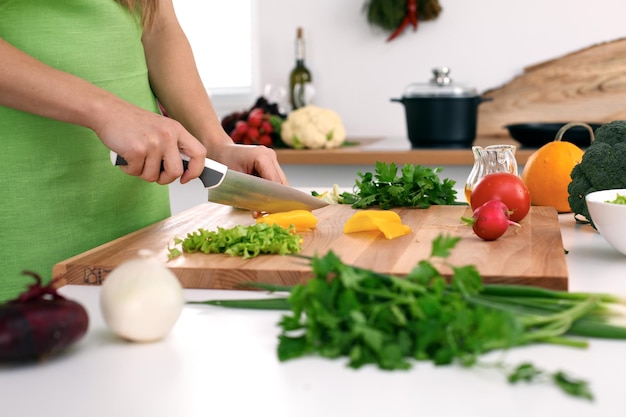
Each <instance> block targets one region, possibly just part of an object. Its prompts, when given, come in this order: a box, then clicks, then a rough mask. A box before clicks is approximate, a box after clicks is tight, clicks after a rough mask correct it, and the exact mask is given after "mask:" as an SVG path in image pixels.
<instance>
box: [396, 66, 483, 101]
mask: <svg viewBox="0 0 626 417" xmlns="http://www.w3.org/2000/svg"><path fill="white" fill-rule="evenodd" d="M477 95H478V92H477V91H476V89H475V88H474V87H469V86H466V85H463V84H455V83H453V82H452V78H450V68H448V67H438V68H433V78H432V79H431V80H430V82H428V83H414V84H411V85H409V86H408V87H407V88H406V89H405V90H404V97H409V98H410V97H474V96H477Z"/></svg>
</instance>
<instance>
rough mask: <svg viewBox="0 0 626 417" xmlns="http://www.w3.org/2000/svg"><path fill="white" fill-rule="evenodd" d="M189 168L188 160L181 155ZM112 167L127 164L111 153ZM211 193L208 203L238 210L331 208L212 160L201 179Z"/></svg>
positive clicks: (287, 188)
mask: <svg viewBox="0 0 626 417" xmlns="http://www.w3.org/2000/svg"><path fill="white" fill-rule="evenodd" d="M181 158H182V160H183V166H184V168H185V169H187V164H188V160H189V157H187V156H186V155H183V154H181ZM111 163H112V164H113V165H116V166H118V165H127V162H126V161H125V160H124V158H122V157H121V156H119V155H118V154H117V153H116V152H114V151H111ZM198 178H199V179H200V181H201V182H202V184H203V185H204V188H206V189H207V190H208V201H210V202H213V203H218V204H224V205H228V206H232V207H236V208H241V209H247V210H253V211H263V212H267V213H277V212H281V211H289V210H315V209H319V208H322V207H326V206H327V205H328V203H327V202H325V201H323V200H321V199H319V198H315V197H313V196H312V195H310V194H307V193H305V192H303V191H300V190H298V189H296V188H293V187H289V186H287V185H283V184H279V183H277V182H273V181H269V180H266V179H264V178H260V177H256V176H254V175H249V174H244V173H242V172H238V171H234V170H232V169H229V168H228V167H227V166H226V165H224V164H221V163H219V162H217V161H214V160H212V159H209V158H206V159H205V160H204V170H203V171H202V173H201V174H200V176H199V177H198Z"/></svg>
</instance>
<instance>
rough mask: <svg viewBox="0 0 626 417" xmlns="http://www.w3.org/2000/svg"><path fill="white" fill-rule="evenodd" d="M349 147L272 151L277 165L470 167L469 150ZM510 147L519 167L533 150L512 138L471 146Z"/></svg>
mask: <svg viewBox="0 0 626 417" xmlns="http://www.w3.org/2000/svg"><path fill="white" fill-rule="evenodd" d="M347 141H348V142H349V143H352V145H348V146H343V147H340V148H336V149H276V154H277V155H278V161H279V162H280V163H281V165H373V164H374V163H375V162H377V161H379V162H385V163H391V162H395V163H396V164H407V163H410V164H419V165H473V164H474V155H473V154H472V150H471V149H470V148H467V149H463V148H450V149H434V148H433V149H431V148H421V149H412V148H411V144H410V142H409V140H408V139H407V138H355V139H350V138H348V139H347ZM499 144H511V145H516V146H517V147H518V149H517V151H516V153H515V157H516V159H517V163H518V164H520V165H523V164H525V163H526V160H527V159H528V157H529V156H530V155H531V154H532V153H533V152H534V151H535V150H536V149H530V148H520V144H519V142H517V141H515V140H513V139H512V138H509V137H505V138H477V139H476V141H475V142H474V145H478V146H487V145H499Z"/></svg>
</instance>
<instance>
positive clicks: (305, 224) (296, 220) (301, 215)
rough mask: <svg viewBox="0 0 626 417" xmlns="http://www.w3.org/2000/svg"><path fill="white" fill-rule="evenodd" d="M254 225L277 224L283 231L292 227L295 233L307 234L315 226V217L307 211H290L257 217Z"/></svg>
mask: <svg viewBox="0 0 626 417" xmlns="http://www.w3.org/2000/svg"><path fill="white" fill-rule="evenodd" d="M256 223H257V224H261V223H265V224H269V225H273V224H277V225H279V226H282V227H284V228H285V229H289V227H291V226H293V227H295V230H296V232H309V231H311V230H313V229H315V227H316V226H317V217H315V215H314V214H313V213H311V212H310V211H308V210H290V211H284V212H279V213H271V214H266V215H264V216H261V217H257V219H256Z"/></svg>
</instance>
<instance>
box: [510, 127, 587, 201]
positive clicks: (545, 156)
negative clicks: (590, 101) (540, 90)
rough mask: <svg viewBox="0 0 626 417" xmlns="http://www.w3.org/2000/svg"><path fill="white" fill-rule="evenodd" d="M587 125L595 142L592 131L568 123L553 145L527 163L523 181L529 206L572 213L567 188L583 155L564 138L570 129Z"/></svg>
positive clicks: (548, 145)
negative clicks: (528, 193)
mask: <svg viewBox="0 0 626 417" xmlns="http://www.w3.org/2000/svg"><path fill="white" fill-rule="evenodd" d="M578 125H584V126H586V127H588V129H589V130H590V133H591V139H592V140H593V130H591V127H589V126H588V125H586V124H584V123H568V124H567V125H565V126H563V128H561V130H560V131H559V133H558V134H557V137H556V138H555V140H554V141H552V142H549V143H547V144H545V145H543V146H542V147H541V148H539V149H537V150H536V151H535V152H534V153H533V154H532V155H531V156H530V157H529V158H528V160H527V161H526V164H525V165H524V170H523V172H522V180H523V181H524V183H525V184H526V187H527V188H528V191H529V192H530V202H531V204H532V205H534V206H552V207H554V208H555V209H556V210H557V211H558V212H559V213H569V212H571V211H572V210H571V209H570V206H569V202H568V201H567V198H568V196H569V193H568V191H567V187H568V186H569V183H570V182H571V181H572V179H571V177H570V174H571V172H572V169H574V167H575V166H576V165H577V164H578V163H580V161H581V159H582V157H583V153H584V151H583V150H582V149H580V148H579V147H578V146H576V145H574V144H573V143H570V142H565V141H562V140H561V138H562V136H563V133H565V130H567V128H569V127H572V126H578Z"/></svg>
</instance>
